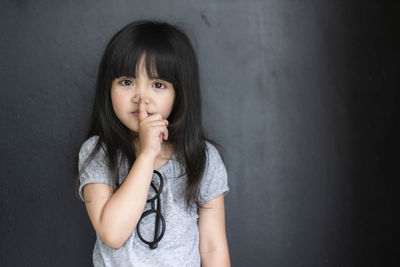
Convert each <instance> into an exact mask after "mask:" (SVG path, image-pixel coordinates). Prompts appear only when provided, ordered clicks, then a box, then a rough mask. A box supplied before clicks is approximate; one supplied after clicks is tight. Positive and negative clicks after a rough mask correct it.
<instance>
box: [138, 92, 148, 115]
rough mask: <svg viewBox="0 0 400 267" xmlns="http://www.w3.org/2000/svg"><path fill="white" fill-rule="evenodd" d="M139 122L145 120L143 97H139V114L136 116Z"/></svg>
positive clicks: (145, 112)
mask: <svg viewBox="0 0 400 267" xmlns="http://www.w3.org/2000/svg"><path fill="white" fill-rule="evenodd" d="M138 118H139V121H142V120H144V119H146V118H147V111H146V104H145V101H144V96H143V95H140V96H139V114H138Z"/></svg>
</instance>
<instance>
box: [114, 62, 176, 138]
mask: <svg viewBox="0 0 400 267" xmlns="http://www.w3.org/2000/svg"><path fill="white" fill-rule="evenodd" d="M144 62H145V61H144V57H142V59H141V60H140V62H139V65H138V73H137V75H136V79H134V78H132V77H120V78H116V79H114V81H113V82H112V84H111V101H112V105H113V109H114V112H115V114H116V115H117V117H118V119H119V120H120V121H121V122H122V124H124V125H125V126H126V127H127V128H128V129H130V130H131V131H133V132H136V133H138V131H139V118H138V115H137V114H134V113H133V112H134V111H138V110H139V95H140V94H143V95H144V99H145V103H146V111H147V114H148V116H150V115H152V114H154V113H160V114H161V116H162V118H163V119H166V118H168V116H169V114H170V113H171V111H172V107H173V104H174V100H175V90H174V87H173V86H172V84H171V83H169V82H166V81H163V80H160V79H154V80H153V79H149V77H148V76H147V72H146V68H145V66H144Z"/></svg>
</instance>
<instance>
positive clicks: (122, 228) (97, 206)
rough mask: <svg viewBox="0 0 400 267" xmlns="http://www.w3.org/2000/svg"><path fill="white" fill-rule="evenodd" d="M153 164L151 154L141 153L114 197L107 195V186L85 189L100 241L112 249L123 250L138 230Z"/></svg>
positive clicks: (153, 159)
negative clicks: (136, 229) (123, 246)
mask: <svg viewBox="0 0 400 267" xmlns="http://www.w3.org/2000/svg"><path fill="white" fill-rule="evenodd" d="M154 161H155V157H154V156H152V155H150V154H149V155H148V154H143V153H142V154H139V156H138V157H137V158H136V160H135V163H134V164H133V166H132V168H131V169H130V171H129V173H128V175H127V177H126V179H125V181H124V182H123V183H122V184H121V186H120V187H119V189H118V190H117V191H115V193H114V194H112V193H110V191H108V192H107V187H105V185H104V184H87V185H85V186H84V195H85V203H86V208H87V211H88V214H89V217H90V220H91V222H92V224H93V227H94V229H95V231H96V232H97V234H98V235H99V237H100V238H101V240H102V241H103V242H104V243H106V244H107V245H108V246H109V247H111V248H115V249H117V248H120V247H121V246H122V245H123V244H124V243H125V242H126V240H127V239H128V238H129V236H130V235H131V234H132V232H133V230H134V229H135V228H136V225H137V223H138V221H139V219H140V216H141V215H142V212H143V209H144V207H145V205H146V201H147V195H148V191H149V187H150V183H151V179H152V177H153V167H154ZM106 186H108V187H110V188H111V186H110V185H106ZM101 190H102V191H103V192H101Z"/></svg>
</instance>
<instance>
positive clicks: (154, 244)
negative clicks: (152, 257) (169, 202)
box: [136, 170, 165, 249]
mask: <svg viewBox="0 0 400 267" xmlns="http://www.w3.org/2000/svg"><path fill="white" fill-rule="evenodd" d="M154 173H155V174H157V175H158V177H159V178H160V185H159V189H157V187H156V186H155V185H154V183H153V181H151V187H152V188H153V189H154V191H155V193H156V194H155V196H154V197H152V198H150V199H148V200H147V202H151V209H149V210H147V211H145V212H143V214H142V216H141V217H140V219H139V222H138V224H137V226H136V231H137V234H138V236H139V238H140V240H142V242H143V243H146V244H147V245H149V247H150V249H155V248H157V246H158V242H160V240H161V238H162V237H163V236H164V233H165V219H164V217H163V216H162V214H161V201H160V200H161V196H160V195H161V191H162V189H163V185H164V179H163V177H162V175H161V173H159V172H158V171H156V170H154ZM156 199H157V208H156V207H155V206H156V205H155V202H156ZM153 213H155V215H156V220H155V227H154V238H153V241H147V240H145V239H144V238H143V237H142V235H141V233H140V222H141V221H142V219H143V218H144V217H146V216H149V215H151V214H153ZM160 222H161V233H160V229H159V228H160Z"/></svg>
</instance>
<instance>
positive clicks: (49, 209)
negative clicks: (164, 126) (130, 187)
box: [0, 0, 400, 266]
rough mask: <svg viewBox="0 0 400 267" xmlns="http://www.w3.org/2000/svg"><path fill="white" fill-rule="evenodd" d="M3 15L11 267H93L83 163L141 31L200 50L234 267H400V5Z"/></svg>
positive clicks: (99, 8) (140, 4)
mask: <svg viewBox="0 0 400 267" xmlns="http://www.w3.org/2000/svg"><path fill="white" fill-rule="evenodd" d="M95 2H97V3H95ZM0 7H1V8H0V22H1V23H0V30H1V31H0V33H1V41H0V61H1V69H0V81H1V98H0V99H1V100H0V105H1V106H0V118H1V128H0V142H1V150H2V153H1V161H0V162H1V165H0V174H1V180H0V196H1V207H0V208H1V216H0V220H1V225H0V227H1V228H0V229H1V230H0V231H1V232H0V237H1V238H0V265H1V266H90V265H91V262H92V251H93V246H94V241H95V232H94V230H93V228H92V226H91V223H90V220H89V217H88V215H87V213H86V209H85V206H84V204H83V202H80V201H79V200H78V199H77V198H76V197H75V194H74V191H73V190H74V182H75V180H74V179H75V175H76V169H77V161H76V153H77V152H78V150H79V147H80V145H81V144H82V142H83V141H84V137H85V134H86V131H87V127H88V126H87V125H88V122H89V117H90V111H91V106H92V98H93V95H94V83H95V77H96V74H97V67H98V63H99V61H100V57H101V55H102V53H103V51H104V48H105V45H106V43H107V42H108V40H109V39H110V38H111V36H112V35H113V34H114V33H116V31H117V30H119V29H120V28H122V27H123V26H125V25H126V24H128V23H129V22H131V21H133V20H136V19H143V18H146V19H162V20H166V21H169V22H171V23H178V24H180V25H182V26H184V28H185V29H186V30H187V31H188V32H189V34H190V35H191V36H192V37H193V40H194V41H193V42H194V46H195V48H196V51H197V53H198V55H199V64H200V71H201V83H202V90H203V91H202V100H203V118H204V127H205V129H206V131H207V133H208V134H209V135H210V136H211V137H212V138H214V139H215V140H216V141H219V142H220V143H221V144H222V145H223V146H224V147H225V154H224V155H225V158H226V161H227V165H226V167H227V170H228V177H229V186H230V189H231V191H230V193H229V194H228V195H227V197H226V198H225V201H226V202H225V203H226V223H227V236H228V242H229V248H230V256H231V262H232V266H396V265H397V266H399V264H400V261H399V260H398V253H399V251H400V250H399V239H398V230H397V228H398V225H399V220H398V217H399V216H398V212H399V208H400V207H399V203H400V202H399V200H400V199H399V196H398V194H397V191H398V190H399V181H398V178H399V177H400V175H399V174H400V173H399V167H398V165H399V152H398V151H399V150H398V149H399V141H398V137H399V130H398V122H399V117H398V116H397V113H396V112H398V109H399V78H398V77H399V59H400V57H399V45H400V44H399V39H398V36H399V25H400V24H399V12H400V8H399V4H398V1H344V0H343V1H328V0H309V1H289V0H268V1H267V0H259V1H247V0H235V1H232V0H230V1H211V0H206V1H194V0H191V1H173V0H171V1H123V0H118V1H1V4H0Z"/></svg>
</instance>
